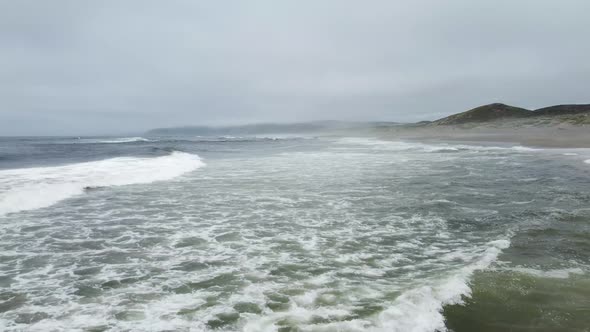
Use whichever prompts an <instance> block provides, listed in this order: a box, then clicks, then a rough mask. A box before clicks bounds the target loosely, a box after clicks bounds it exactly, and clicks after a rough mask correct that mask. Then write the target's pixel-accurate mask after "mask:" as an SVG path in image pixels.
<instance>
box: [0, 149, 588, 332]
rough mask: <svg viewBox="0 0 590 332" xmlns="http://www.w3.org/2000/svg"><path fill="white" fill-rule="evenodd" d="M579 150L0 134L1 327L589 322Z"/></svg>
mask: <svg viewBox="0 0 590 332" xmlns="http://www.w3.org/2000/svg"><path fill="white" fill-rule="evenodd" d="M589 159H590V151H588V150H534V149H527V148H522V147H510V146H504V147H493V146H469V145H460V144H442V143H441V144H421V143H407V142H386V141H379V140H376V139H371V138H333V137H332V138H311V137H310V138H296V137H291V138H285V137H283V138H271V137H267V138H228V137H225V138H201V137H177V138H166V139H162V138H104V137H102V138H101V137H93V138H80V139H78V138H10V139H9V138H4V139H0V240H1V241H0V329H1V330H5V331H208V330H217V331H436V330H438V331H444V330H447V329H448V330H452V331H458V332H461V331H532V330H534V331H590V329H589V327H590V278H589V277H588V272H589V270H590V205H589V202H590V164H588V163H586V162H585V160H589Z"/></svg>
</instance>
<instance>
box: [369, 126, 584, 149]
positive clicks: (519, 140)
mask: <svg viewBox="0 0 590 332" xmlns="http://www.w3.org/2000/svg"><path fill="white" fill-rule="evenodd" d="M378 136H379V138H381V139H386V140H400V139H401V140H418V141H453V142H477V143H482V142H488V143H501V144H508V143H513V144H518V145H523V146H530V147H544V148H590V128H589V127H585V126H568V127H537V128H495V127H491V126H490V127H484V126H480V127H476V128H461V127H456V126H429V127H414V128H412V127H399V128H388V129H383V130H380V131H379V132H378Z"/></svg>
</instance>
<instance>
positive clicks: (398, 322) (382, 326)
mask: <svg viewBox="0 0 590 332" xmlns="http://www.w3.org/2000/svg"><path fill="white" fill-rule="evenodd" d="M509 245H510V242H509V241H508V240H497V241H492V242H490V243H489V248H488V249H487V250H486V251H485V252H484V254H483V255H481V256H480V258H479V259H478V260H477V261H476V262H475V263H473V264H471V265H468V266H466V267H464V268H462V269H461V270H460V271H459V272H458V273H457V274H455V275H453V276H451V277H449V278H447V279H445V280H442V281H441V282H439V283H436V284H434V285H431V286H422V287H419V288H416V289H412V290H410V291H407V292H405V293H403V294H402V295H400V296H399V297H398V298H397V299H396V300H395V301H394V302H393V304H392V305H391V306H390V307H389V308H388V309H386V310H384V311H383V312H381V313H380V314H379V315H378V317H377V326H376V328H374V329H373V331H394V332H396V331H399V332H406V331H412V332H432V331H447V328H446V326H445V323H444V317H443V315H442V312H441V311H442V309H443V306H444V305H448V304H457V303H462V296H470V295H471V289H470V288H469V284H468V282H469V278H470V277H471V275H472V274H473V272H474V271H476V270H480V269H485V268H487V267H488V266H489V265H490V264H491V263H492V262H494V261H495V260H496V258H497V257H498V255H499V254H500V252H501V251H502V249H505V248H507V247H508V246H509Z"/></svg>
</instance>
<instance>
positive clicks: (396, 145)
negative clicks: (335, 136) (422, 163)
mask: <svg viewBox="0 0 590 332" xmlns="http://www.w3.org/2000/svg"><path fill="white" fill-rule="evenodd" d="M336 143H337V144H346V145H360V146H368V147H369V148H371V149H373V150H382V151H419V152H432V153H453V152H461V151H474V152H478V151H498V150H500V151H501V150H510V151H515V152H533V151H540V150H542V149H535V148H529V147H525V146H520V145H516V146H504V147H502V146H484V145H467V144H450V143H437V144H427V143H421V142H406V141H386V140H380V139H376V138H368V137H367V138H365V137H347V138H341V139H339V140H338V141H336Z"/></svg>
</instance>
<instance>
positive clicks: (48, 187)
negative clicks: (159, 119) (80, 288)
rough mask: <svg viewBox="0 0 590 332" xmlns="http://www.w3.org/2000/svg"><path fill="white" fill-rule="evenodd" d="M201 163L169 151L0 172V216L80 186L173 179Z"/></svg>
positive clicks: (62, 196) (34, 206)
mask: <svg viewBox="0 0 590 332" xmlns="http://www.w3.org/2000/svg"><path fill="white" fill-rule="evenodd" d="M203 165H204V163H203V162H202V161H201V159H200V158H199V157H198V156H197V155H193V154H189V153H184V152H173V153H172V154H170V155H167V156H162V157H156V158H136V157H122V158H113V159H106V160H100V161H92V162H85V163H77V164H71V165H65V166H55V167H36V168H23V169H12V170H2V171H0V188H2V189H0V215H5V214H8V213H14V212H19V211H26V210H33V209H38V208H43V207H47V206H51V205H53V204H55V203H57V202H59V201H61V200H64V199H67V198H70V197H73V196H76V195H79V194H82V193H83V192H84V188H87V187H90V188H94V187H109V186H122V185H130V184H145V183H151V182H155V181H165V180H170V179H173V178H175V177H177V176H180V175H182V174H185V173H187V172H190V171H193V170H196V169H197V168H199V167H201V166H203Z"/></svg>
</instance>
